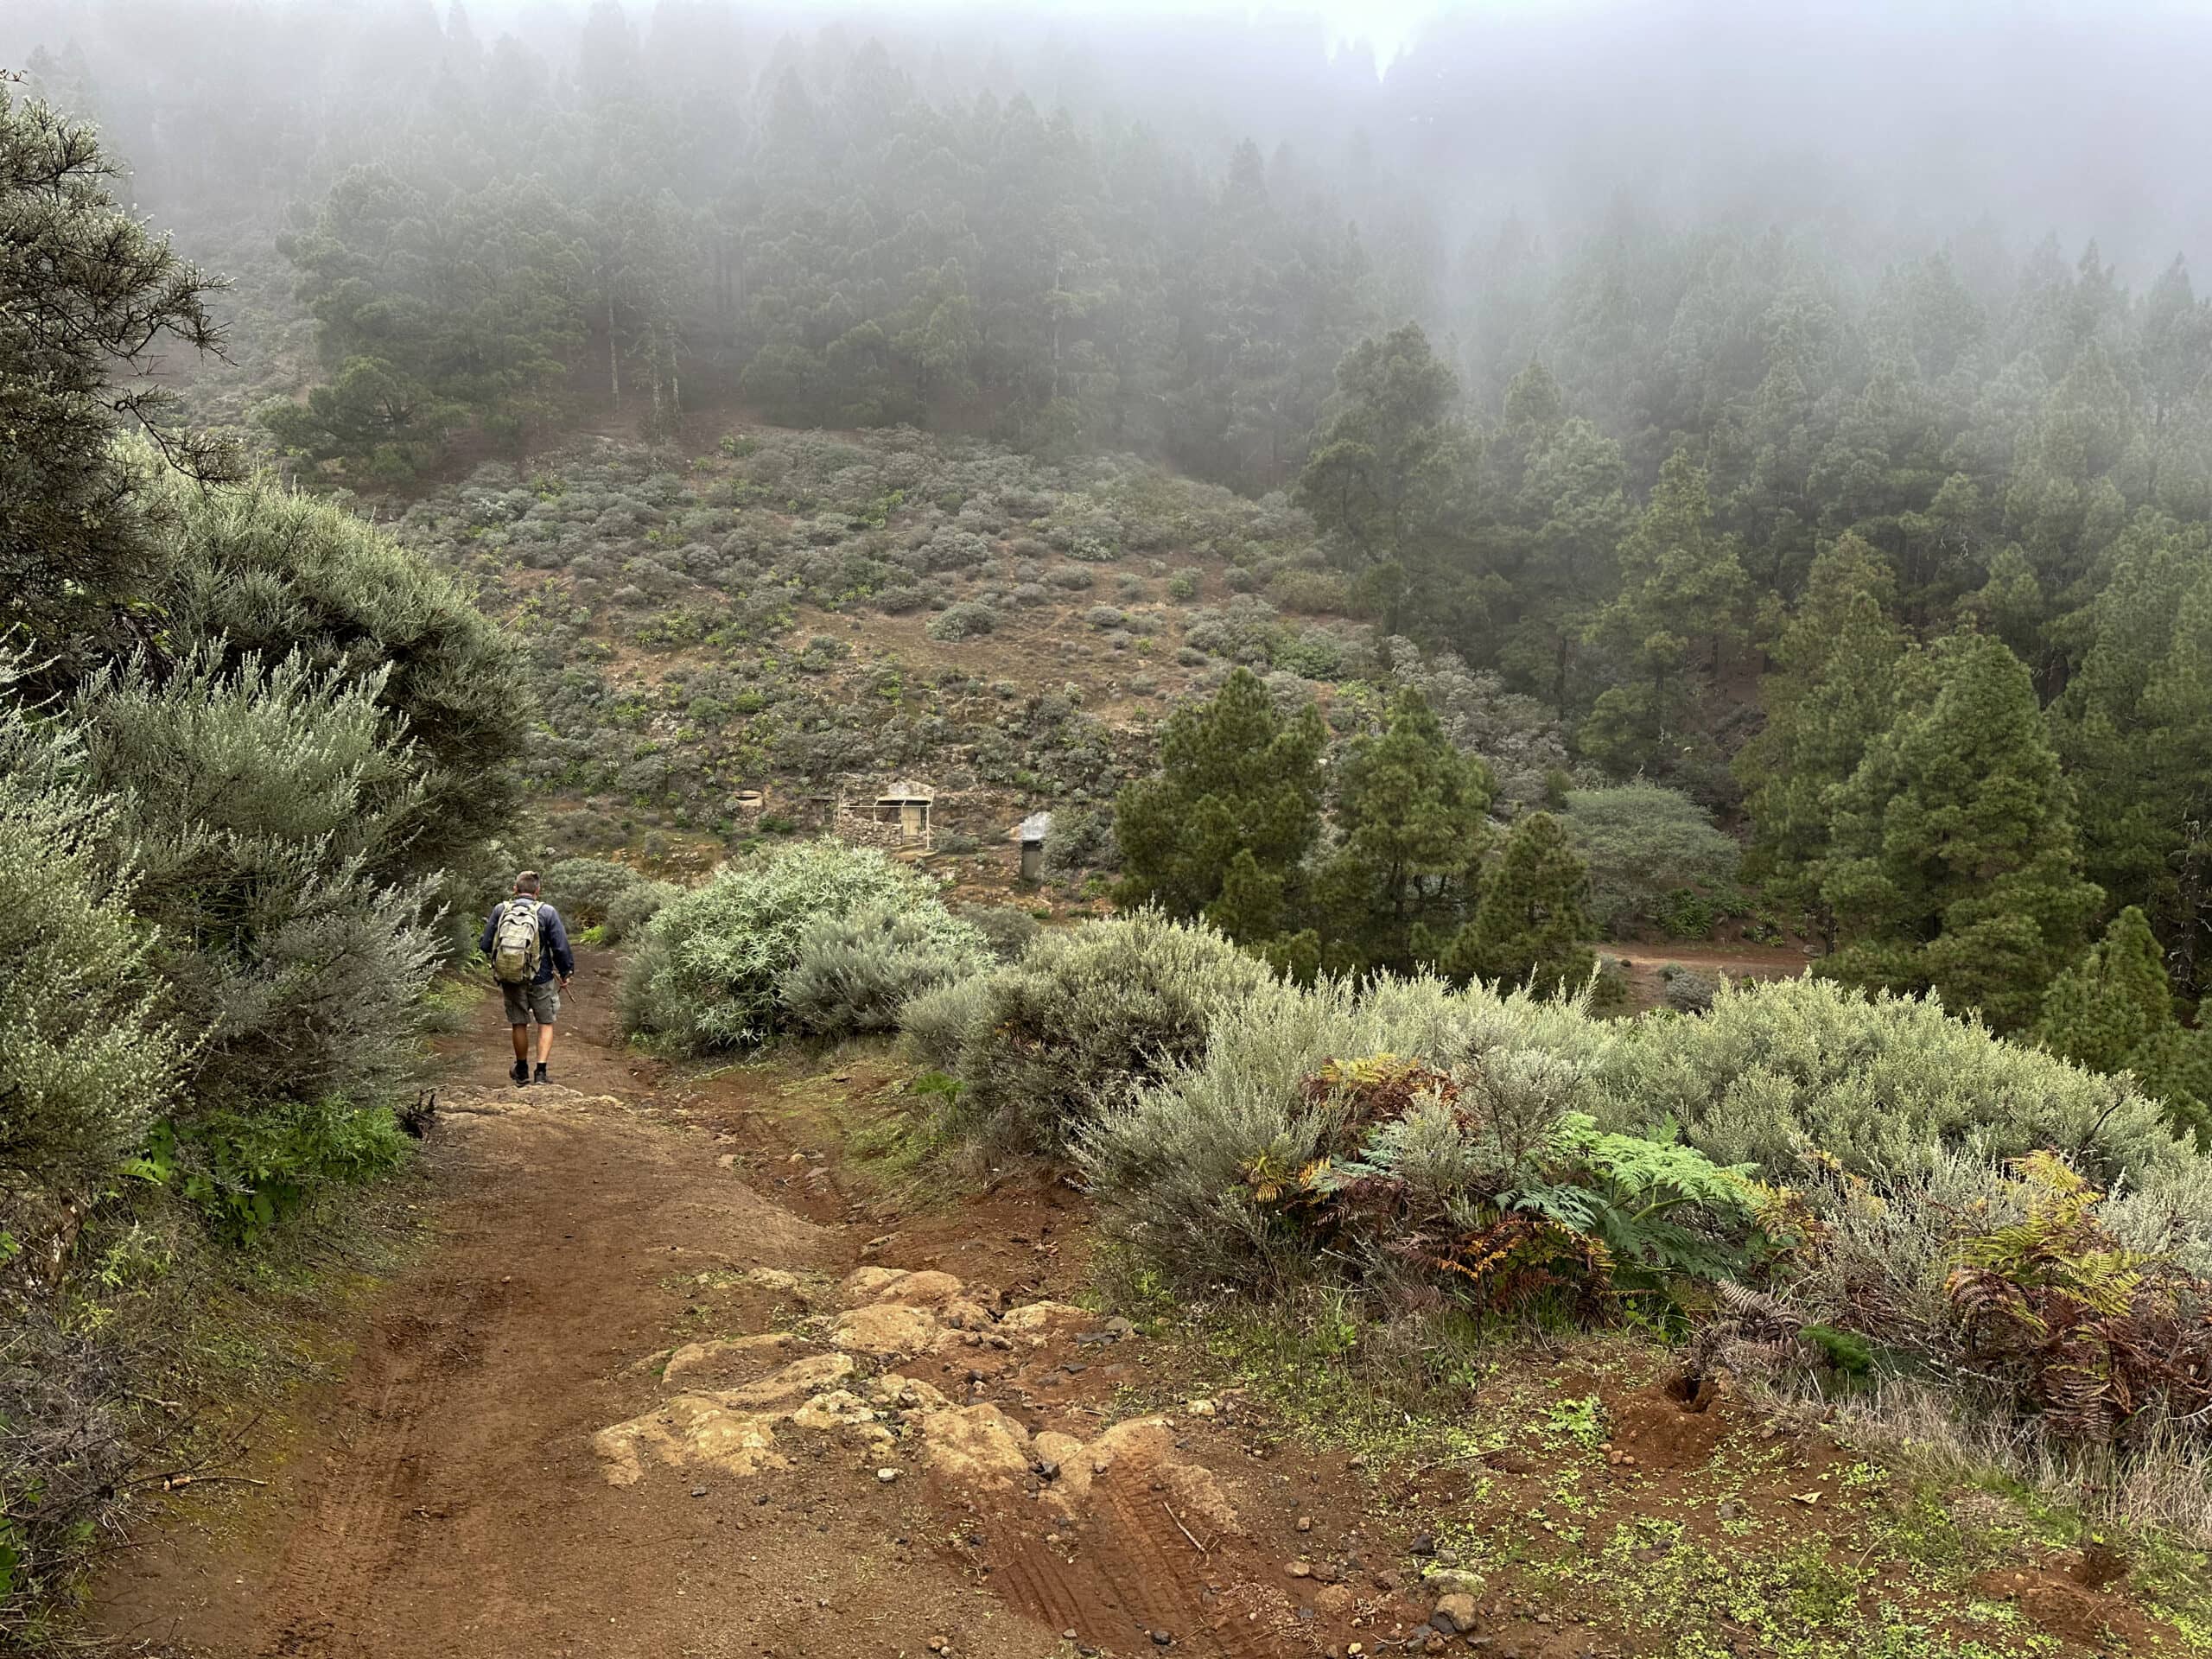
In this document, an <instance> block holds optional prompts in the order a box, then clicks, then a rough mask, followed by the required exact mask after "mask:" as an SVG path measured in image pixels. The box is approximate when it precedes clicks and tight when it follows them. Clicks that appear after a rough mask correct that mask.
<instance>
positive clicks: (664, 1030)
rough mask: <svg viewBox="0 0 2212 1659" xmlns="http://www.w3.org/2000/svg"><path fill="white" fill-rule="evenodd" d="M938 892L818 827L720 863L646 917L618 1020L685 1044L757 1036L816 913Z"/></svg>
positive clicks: (933, 896)
mask: <svg viewBox="0 0 2212 1659" xmlns="http://www.w3.org/2000/svg"><path fill="white" fill-rule="evenodd" d="M937 902H938V900H937V889H936V886H935V884H934V883H932V882H931V880H929V879H928V878H927V877H925V876H923V875H921V874H917V873H916V872H915V871H914V870H913V869H912V868H909V867H908V866H906V865H904V864H900V863H898V862H896V861H893V860H892V859H890V858H888V857H887V856H886V855H884V854H883V853H881V852H880V851H879V850H877V849H874V848H871V847H852V846H848V845H847V844H846V843H844V842H841V841H835V840H830V839H828V838H826V837H825V838H824V839H823V840H820V841H814V842H803V843H802V844H800V845H798V846H796V847H790V848H785V849H781V850H779V851H778V852H775V853H772V854H771V855H767V856H766V857H763V858H760V859H756V860H754V861H751V862H748V863H744V864H732V865H727V866H725V867H724V868H721V870H719V871H717V872H716V873H715V876H714V879H713V880H710V881H709V882H708V883H707V884H706V886H704V887H699V888H696V889H694V890H693V891H691V892H690V893H684V894H683V895H682V896H681V897H679V898H677V899H673V900H671V902H670V903H669V904H668V905H667V906H666V907H665V908H664V909H663V910H662V911H661V912H660V913H659V914H658V915H657V916H655V917H654V918H653V919H652V922H651V924H650V925H648V926H647V927H646V929H645V936H644V943H643V945H642V948H641V949H640V950H639V952H638V954H637V956H636V957H633V958H632V962H631V964H630V969H629V972H628V974H627V975H626V977H625V980H624V982H623V988H622V1008H621V1013H622V1020H623V1024H624V1026H625V1027H626V1028H627V1029H629V1030H630V1031H632V1032H633V1033H639V1034H640V1035H644V1036H647V1037H651V1038H653V1039H658V1041H660V1042H661V1043H663V1044H664V1045H665V1046H668V1047H669V1048H671V1049H674V1050H676V1051H677V1052H702V1051H706V1050H711V1049H728V1048H744V1047H749V1046H756V1045H758V1044H760V1043H765V1042H766V1041H767V1040H768V1039H770V1038H771V1037H772V1036H773V1035H774V1034H775V1033H776V1030H777V1028H778V1025H779V1004H778V993H779V988H781V986H782V984H783V982H784V978H785V975H787V974H789V973H790V972H791V969H792V968H793V967H794V966H795V965H796V964H797V963H798V957H799V947H800V944H801V942H802V941H803V940H804V938H805V937H806V934H807V931H808V930H809V929H810V928H811V927H812V926H814V925H815V924H816V923H817V922H818V921H820V920H822V919H823V918H839V917H845V916H850V915H852V914H853V913H855V912H858V911H861V910H865V909H870V908H874V909H888V910H901V909H906V908H911V907H914V906H920V905H923V904H930V905H935V904H936V903H937ZM948 919H950V918H948Z"/></svg>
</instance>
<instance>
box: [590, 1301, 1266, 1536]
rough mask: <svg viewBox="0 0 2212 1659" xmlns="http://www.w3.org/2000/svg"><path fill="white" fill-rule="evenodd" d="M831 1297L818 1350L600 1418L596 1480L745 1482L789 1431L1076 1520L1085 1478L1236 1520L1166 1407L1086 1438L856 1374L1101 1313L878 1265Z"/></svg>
mask: <svg viewBox="0 0 2212 1659" xmlns="http://www.w3.org/2000/svg"><path fill="white" fill-rule="evenodd" d="M836 1300H837V1302H838V1303H839V1304H840V1305H841V1306H842V1307H843V1308H844V1309H845V1311H844V1312H843V1313H840V1314H839V1315H838V1316H837V1318H836V1322H835V1323H834V1324H833V1325H831V1326H830V1327H829V1332H828V1338H827V1340H828V1342H829V1344H831V1346H830V1347H829V1349H828V1351H824V1352H820V1353H816V1354H811V1355H809V1356H807V1357H804V1358H799V1359H792V1360H789V1361H787V1363H784V1364H782V1365H781V1366H779V1368H778V1369H776V1370H773V1371H772V1372H770V1373H769V1374H768V1375H766V1376H764V1377H762V1378H761V1379H760V1381H758V1382H753V1383H745V1384H741V1385H739V1386H736V1387H731V1388H726V1389H719V1390H714V1391H703V1392H702V1391H696V1390H690V1389H687V1390H686V1391H684V1392H682V1393H678V1394H675V1395H671V1397H670V1398H669V1399H667V1400H666V1401H664V1402H662V1404H661V1405H660V1406H659V1407H658V1408H656V1409H654V1410H652V1411H649V1412H646V1413H645V1414H642V1415H639V1416H637V1417H633V1418H631V1419H629V1420H628V1421H625V1422H620V1423H617V1424H614V1425H613V1427H608V1428H606V1429H602V1430H601V1432H600V1433H598V1434H597V1435H595V1436H594V1438H593V1441H592V1447H593V1450H594V1452H597V1454H598V1455H599V1457H600V1459H601V1462H602V1463H603V1464H604V1465H605V1472H606V1477H607V1481H608V1482H609V1483H610V1484H613V1485H616V1486H634V1485H636V1484H639V1482H640V1481H641V1480H643V1479H644V1478H645V1468H646V1465H647V1463H648V1462H649V1461H651V1462H655V1463H659V1464H663V1465H668V1466H670V1467H672V1468H677V1469H683V1470H688V1471H692V1472H694V1473H697V1472H700V1471H715V1472H719V1473H721V1474H725V1475H733V1476H738V1477H746V1476H751V1475H755V1474H758V1473H760V1472H761V1471H763V1470H766V1469H783V1468H788V1467H790V1466H791V1459H792V1457H793V1455H795V1452H796V1449H797V1448H796V1446H795V1444H794V1443H795V1442H796V1441H797V1440H798V1438H799V1437H800V1436H803V1435H804V1434H808V1433H813V1434H818V1435H823V1436H827V1437H829V1440H830V1441H831V1442H832V1443H833V1444H834V1445H836V1446H840V1447H842V1448H843V1449H845V1450H848V1451H851V1452H861V1453H865V1454H868V1456H870V1457H871V1458H873V1457H875V1456H880V1455H883V1454H886V1453H887V1452H890V1451H891V1450H892V1448H894V1447H897V1448H902V1449H907V1450H915V1451H918V1457H919V1459H920V1461H921V1463H922V1465H923V1466H924V1467H925V1469H927V1470H928V1471H930V1472H931V1473H932V1474H934V1475H935V1476H937V1477H938V1479H939V1480H940V1481H941V1482H943V1483H944V1485H945V1486H946V1487H947V1488H949V1489H950V1492H951V1493H952V1494H953V1495H954V1496H956V1497H958V1498H959V1499H961V1500H963V1501H965V1502H968V1503H982V1502H985V1501H989V1500H995V1499H1007V1498H1013V1497H1016V1496H1018V1495H1020V1494H1023V1493H1025V1492H1033V1496H1034V1497H1035V1498H1036V1499H1037V1500H1038V1503H1039V1506H1040V1507H1041V1508H1043V1509H1045V1510H1049V1511H1050V1512H1051V1513H1052V1514H1053V1515H1055V1516H1058V1518H1060V1519H1061V1520H1064V1521H1074V1520H1076V1519H1077V1517H1078V1516H1082V1515H1084V1514H1085V1513H1087V1512H1088V1511H1089V1510H1090V1498H1091V1494H1092V1488H1093V1485H1094V1484H1095V1483H1097V1482H1100V1481H1103V1480H1105V1479H1109V1478H1116V1479H1121V1480H1125V1481H1131V1482H1135V1481H1142V1482H1144V1483H1145V1484H1147V1487H1148V1488H1149V1489H1150V1490H1153V1491H1162V1492H1165V1493H1166V1497H1165V1498H1164V1499H1163V1503H1165V1504H1166V1507H1168V1509H1169V1510H1170V1511H1171V1514H1174V1513H1175V1512H1177V1511H1180V1512H1181V1514H1180V1516H1178V1518H1179V1521H1180V1523H1181V1524H1183V1525H1185V1526H1188V1525H1191V1524H1192V1521H1191V1519H1190V1517H1196V1523H1197V1525H1198V1527H1200V1528H1202V1529H1204V1530H1205V1532H1206V1533H1209V1534H1211V1535H1212V1536H1213V1537H1214V1538H1215V1539H1217V1540H1218V1539H1222V1538H1226V1537H1230V1536H1232V1535H1236V1534H1237V1533H1239V1532H1240V1530H1241V1529H1240V1528H1239V1526H1238V1523H1237V1518H1236V1506H1235V1504H1233V1503H1231V1502H1230V1499H1229V1498H1228V1497H1227V1496H1226V1495H1225V1494H1224V1492H1223V1491H1222V1489H1221V1485H1220V1484H1219V1482H1218V1481H1217V1480H1216V1478H1214V1476H1213V1475H1212V1473H1211V1471H1208V1470H1207V1469H1205V1468H1204V1467H1203V1466H1201V1465H1197V1464H1194V1463H1190V1462H1186V1461H1185V1460H1183V1459H1179V1457H1178V1456H1177V1455H1176V1453H1175V1449H1174V1436H1173V1430H1172V1428H1171V1426H1170V1425H1169V1423H1168V1422H1167V1421H1166V1419H1165V1418H1161V1417H1141V1418H1136V1419H1133V1420H1130V1421H1123V1422H1119V1423H1116V1424H1115V1425H1113V1426H1112V1427H1109V1428H1107V1429H1105V1430H1104V1431H1103V1433H1100V1434H1098V1435H1097V1436H1096V1439H1094V1440H1089V1441H1085V1440H1079V1439H1077V1437H1075V1436H1074V1435H1071V1434H1069V1433H1064V1432H1058V1431H1044V1432H1040V1433H1035V1434H1033V1433H1031V1432H1030V1430H1029V1429H1028V1428H1027V1427H1026V1426H1025V1425H1024V1424H1023V1423H1022V1422H1021V1421H1020V1419H1019V1418H1018V1417H1015V1416H1014V1415H1011V1414H1008V1413H1007V1411H1005V1410H1004V1409H1002V1408H1001V1407H999V1406H997V1405H995V1404H991V1403H988V1402H978V1403H975V1404H971V1405H966V1406H957V1405H955V1404H953V1403H952V1402H950V1400H948V1399H947V1398H946V1397H945V1396H944V1394H943V1393H941V1392H940V1391H939V1390H938V1389H937V1388H936V1387H935V1386H933V1385H932V1384H931V1383H925V1382H922V1381H919V1380H918V1379H917V1378H913V1377H909V1376H901V1375H899V1373H897V1372H896V1371H887V1372H884V1373H882V1374H880V1375H878V1376H870V1377H867V1378H865V1379H864V1380H860V1381H857V1382H855V1377H856V1376H857V1374H858V1373H859V1371H860V1370H861V1366H862V1365H863V1364H864V1363H868V1362H871V1361H875V1360H880V1359H886V1358H899V1357H914V1356H917V1355H920V1354H925V1353H931V1354H954V1355H958V1354H963V1353H964V1351H965V1349H966V1347H967V1346H968V1345H969V1344H976V1343H977V1342H978V1339H979V1338H980V1339H981V1341H982V1342H983V1343H988V1344H991V1345H992V1346H993V1347H995V1348H997V1347H1000V1346H1001V1345H1003V1346H1004V1347H1006V1348H1011V1347H1014V1346H1015V1345H1016V1344H1019V1345H1020V1346H1021V1347H1023V1348H1025V1349H1031V1350H1034V1349H1039V1348H1042V1347H1043V1346H1044V1345H1045V1344H1046V1342H1047V1341H1048V1340H1050V1339H1051V1338H1052V1336H1053V1335H1054V1334H1056V1333H1059V1334H1066V1333H1072V1332H1077V1331H1079V1330H1083V1329H1084V1328H1087V1327H1090V1328H1095V1327H1096V1325H1097V1323H1098V1321H1097V1319H1096V1316H1095V1315H1093V1314H1091V1313H1088V1312H1087V1311H1086V1310H1084V1309H1083V1308H1080V1307H1076V1306H1071V1305H1069V1304H1067V1303H1065V1302H1052V1301H1039V1302H1032V1303H1028V1304H1026V1305H1025V1306H1020V1307H1017V1308H1014V1309H1012V1310H1010V1311H1009V1312H1007V1313H1006V1314H1005V1316H1004V1317H1003V1318H995V1317H994V1315H993V1314H992V1313H991V1312H990V1310H991V1309H992V1308H993V1307H994V1306H996V1305H997V1304H998V1302H999V1300H1000V1298H999V1294H998V1293H997V1292H996V1291H995V1290H990V1289H988V1288H987V1287H980V1286H976V1287H970V1286H969V1285H966V1284H964V1283H963V1281H960V1280H959V1279H957V1278H955V1277H954V1276H953V1275H952V1274H949V1273H942V1272H936V1271H923V1272H906V1271H902V1270H899V1269H897V1268H883V1267H866V1268H859V1269H857V1270H856V1271H855V1272H854V1273H853V1274H851V1275H849V1277H848V1278H847V1279H846V1280H845V1281H844V1283H843V1284H842V1286H840V1287H839V1288H838V1292H837V1296H836ZM1007 1332H1011V1333H1012V1335H1011V1336H1008V1335H1006V1334H1003V1333H1007ZM796 1345H797V1339H796V1338H793V1337H791V1335H789V1334H788V1333H785V1332H773V1333H766V1334H764V1335H761V1336H757V1337H748V1338H739V1339H736V1340H734V1341H726V1342H717V1343H714V1344H691V1345H690V1346H689V1347H686V1348H683V1349H680V1350H678V1351H677V1352H676V1353H675V1354H674V1355H673V1356H671V1357H670V1360H669V1363H668V1366H667V1368H666V1370H664V1371H663V1373H662V1380H663V1382H664V1383H674V1382H676V1381H677V1380H679V1379H680V1378H682V1377H683V1376H689V1375H693V1374H696V1372H698V1371H701V1370H705V1369H707V1368H709V1366H712V1365H725V1366H729V1365H738V1364H742V1363H745V1362H747V1361H752V1360H756V1359H758V1358H760V1357H765V1356H768V1355H775V1356H778V1357H781V1356H783V1355H785V1354H787V1353H789V1352H790V1351H791V1350H792V1349H793V1348H794V1347H795V1346H796ZM848 1384H850V1385H851V1386H848ZM779 1429H780V1430H782V1431H783V1433H782V1434H781V1435H780V1437H779V1432H778V1431H779Z"/></svg>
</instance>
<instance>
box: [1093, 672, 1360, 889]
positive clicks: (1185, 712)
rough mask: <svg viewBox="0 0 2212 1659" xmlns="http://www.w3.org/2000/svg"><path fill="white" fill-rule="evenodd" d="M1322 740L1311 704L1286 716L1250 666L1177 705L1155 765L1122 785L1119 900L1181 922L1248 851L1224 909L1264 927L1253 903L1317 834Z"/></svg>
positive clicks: (1117, 820) (1288, 874)
mask: <svg viewBox="0 0 2212 1659" xmlns="http://www.w3.org/2000/svg"><path fill="white" fill-rule="evenodd" d="M1326 741H1327V733H1326V731H1325V729H1324V728H1323V727H1322V724H1321V716H1320V715H1319V711H1317V710H1316V709H1314V707H1313V704H1312V703H1310V702H1309V703H1307V704H1306V706H1305V707H1304V708H1303V709H1300V710H1299V711H1298V713H1297V714H1296V715H1294V716H1292V717H1291V718H1290V719H1288V720H1285V719H1284V718H1283V717H1282V715H1280V714H1278V713H1277V712H1276V710H1275V707H1274V702H1273V701H1272V700H1271V699H1270V698H1269V697H1268V690H1267V687H1266V686H1264V685H1262V683H1260V680H1259V677H1258V676H1256V675H1255V674H1254V673H1253V672H1252V671H1250V670H1249V669H1244V668H1240V669H1238V670H1237V671H1236V672H1235V673H1233V674H1231V675H1230V677H1229V678H1228V680H1227V681H1225V682H1224V683H1223V685H1222V688H1221V690H1220V691H1219V692H1217V694H1216V695H1215V696H1214V697H1213V699H1212V701H1211V702H1207V703H1205V704H1202V705H1198V706H1195V707H1190V706H1186V707H1185V708H1182V709H1177V710H1176V711H1175V713H1174V714H1173V715H1172V716H1170V717H1169V720H1168V722H1167V728H1166V732H1165V733H1164V734H1162V735H1161V738H1160V772H1159V773H1158V774H1157V775H1155V776H1154V777H1151V778H1147V779H1140V780H1139V781H1137V782H1136V783H1134V784H1131V785H1129V786H1128V788H1127V789H1125V790H1123V791H1122V796H1121V799H1120V801H1119V802H1118V804H1116V808H1115V814H1114V828H1115V834H1116V838H1117V839H1118V840H1119V841H1120V843H1121V848H1122V870H1123V876H1122V882H1121V884H1120V887H1119V888H1118V890H1117V892H1116V903H1118V904H1121V905H1122V906H1130V907H1134V906H1141V905H1157V906H1159V907H1160V909H1162V910H1164V911H1166V912H1167V913H1168V914H1169V915H1171V916H1173V917H1176V918H1179V919H1188V918H1192V917H1196V916H1200V915H1203V914H1205V912H1206V911H1207V910H1208V908H1209V907H1210V906H1213V905H1215V904H1216V903H1217V902H1218V901H1220V900H1221V899H1222V898H1223V896H1224V886H1225V884H1226V880H1227V877H1228V874H1229V872H1230V868H1231V866H1232V865H1235V864H1236V863H1237V861H1238V855H1240V854H1244V853H1249V855H1251V861H1252V868H1251V870H1250V872H1249V874H1243V875H1241V876H1240V881H1239V886H1238V890H1237V892H1236V893H1233V894H1231V895H1230V911H1231V912H1235V913H1236V917H1238V918H1243V919H1241V920H1240V921H1239V925H1260V924H1259V922H1258V921H1257V920H1256V919H1253V918H1257V917H1258V916H1260V915H1261V914H1262V912H1264V910H1265V908H1266V906H1264V905H1262V904H1261V903H1260V900H1261V899H1263V898H1264V897H1265V895H1266V893H1268V892H1271V891H1272V892H1275V893H1280V892H1281V885H1282V884H1287V883H1289V882H1290V881H1291V880H1293V878H1294V876H1295V874H1297V872H1298V869H1299V867H1300V863H1301V861H1303V860H1304V859H1305V856H1306V852H1307V850H1308V849H1310V848H1311V847H1312V846H1313V842H1314V839H1315V837H1316V836H1319V833H1320V826H1321V815H1320V808H1321V750H1322V747H1323V746H1324V744H1325V742H1326ZM1271 884H1272V885H1271ZM1224 913H1228V912H1224Z"/></svg>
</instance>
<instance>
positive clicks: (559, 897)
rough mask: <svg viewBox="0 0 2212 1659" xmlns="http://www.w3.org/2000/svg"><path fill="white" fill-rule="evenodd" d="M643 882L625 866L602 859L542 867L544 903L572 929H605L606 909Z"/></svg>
mask: <svg viewBox="0 0 2212 1659" xmlns="http://www.w3.org/2000/svg"><path fill="white" fill-rule="evenodd" d="M643 880H647V878H646V877H645V876H643V875H640V874H639V873H638V872H637V871H635V870H633V869H632V868H630V867H629V866H628V865H627V864H617V863H615V862H614V861H613V860H612V859H605V858H564V859H563V860H561V861H559V862H558V863H556V864H550V865H548V866H547V867H546V869H545V874H544V897H545V902H546V903H547V904H549V905H552V906H555V907H556V908H557V909H558V910H559V911H560V912H561V916H562V918H563V920H564V921H566V922H567V923H568V924H569V926H571V927H572V928H586V927H599V926H602V925H605V923H606V921H607V909H608V907H609V906H612V905H613V902H614V901H615V900H616V899H618V898H620V896H621V895H622V894H623V893H626V892H627V891H628V890H629V889H630V888H631V887H635V886H636V885H637V884H638V883H639V882H640V881H643Z"/></svg>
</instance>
